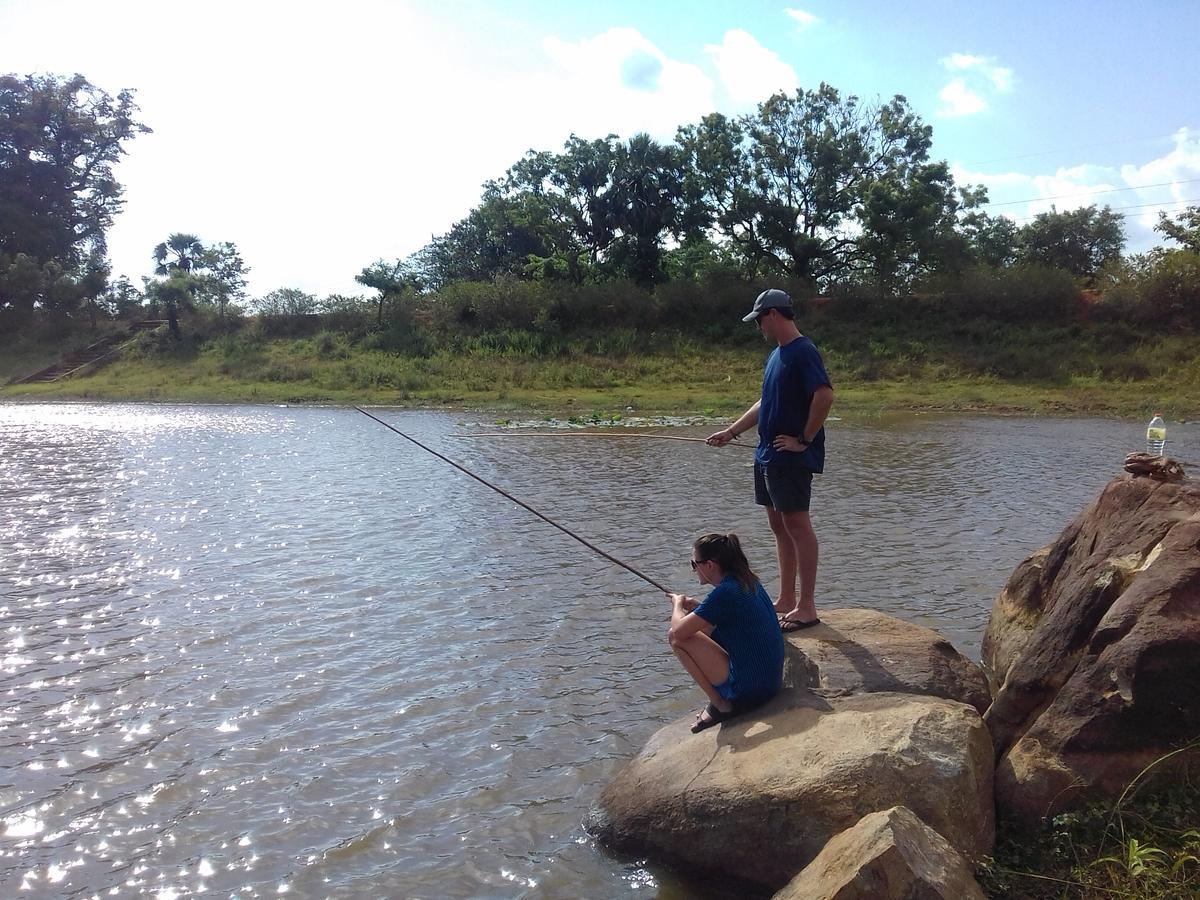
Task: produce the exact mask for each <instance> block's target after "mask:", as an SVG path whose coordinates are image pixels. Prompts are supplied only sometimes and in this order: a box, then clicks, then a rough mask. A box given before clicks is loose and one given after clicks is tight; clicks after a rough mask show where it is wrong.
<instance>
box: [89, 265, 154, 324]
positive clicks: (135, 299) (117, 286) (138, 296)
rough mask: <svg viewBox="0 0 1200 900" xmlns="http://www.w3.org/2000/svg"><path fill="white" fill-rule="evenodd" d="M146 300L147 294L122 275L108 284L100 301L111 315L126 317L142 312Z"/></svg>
mask: <svg viewBox="0 0 1200 900" xmlns="http://www.w3.org/2000/svg"><path fill="white" fill-rule="evenodd" d="M144 301H145V295H144V294H143V293H142V292H141V291H139V290H138V289H137V288H136V287H134V285H133V283H132V282H131V281H130V280H129V279H128V278H126V277H125V276H124V275H122V276H121V277H120V278H118V279H117V280H116V281H113V282H111V283H110V284H109V285H108V287H107V288H106V289H105V292H104V294H103V295H101V297H100V299H99V301H98V302H99V303H100V305H101V307H102V308H103V309H104V311H105V312H106V313H108V314H109V315H112V316H116V317H117V318H121V319H125V318H129V317H131V316H134V315H136V314H138V313H140V312H141V310H142V304H143V303H144Z"/></svg>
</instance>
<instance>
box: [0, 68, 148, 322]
mask: <svg viewBox="0 0 1200 900" xmlns="http://www.w3.org/2000/svg"><path fill="white" fill-rule="evenodd" d="M136 111H137V107H136V106H135V105H134V103H133V95H132V93H130V92H129V91H122V92H121V93H120V94H118V95H117V97H116V99H114V98H112V97H110V96H109V95H108V94H107V93H105V92H104V91H102V90H100V89H99V88H97V87H95V86H94V85H92V84H91V83H89V82H88V80H87V79H86V78H84V77H83V76H82V75H74V76H71V77H69V78H62V77H59V76H55V75H40V76H35V75H30V76H26V77H24V78H21V77H18V76H16V75H2V76H0V315H3V316H4V318H5V320H7V322H8V323H9V324H12V325H16V326H17V327H19V326H20V323H22V322H24V321H25V320H27V319H28V318H29V317H30V316H32V315H33V314H34V311H35V310H43V311H45V312H47V313H51V314H55V315H70V314H72V313H74V312H75V311H77V310H78V309H79V308H80V307H81V306H82V305H84V304H86V305H87V307H88V310H89V312H90V313H91V315H92V321H93V324H94V323H95V316H96V311H97V306H96V303H95V300H96V298H97V297H99V296H100V295H101V294H102V293H103V291H104V288H105V280H106V278H107V274H108V266H107V263H106V262H105V261H104V256H105V236H106V232H107V229H108V228H109V226H110V225H111V224H112V221H113V217H114V216H115V215H116V213H117V212H118V211H119V210H120V208H121V202H122V200H121V195H122V188H121V186H120V184H118V182H117V181H116V178H115V177H114V174H113V167H114V165H115V163H116V162H117V160H118V159H119V158H120V156H121V155H122V153H123V152H124V150H123V144H124V143H125V142H127V141H128V140H129V139H130V138H132V137H134V136H135V135H137V134H139V133H143V132H147V131H149V130H150V129H148V128H146V127H145V126H144V125H142V124H140V123H139V122H137V121H136V120H135V118H134V116H135V114H136Z"/></svg>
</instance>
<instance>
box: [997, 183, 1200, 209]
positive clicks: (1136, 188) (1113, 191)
mask: <svg viewBox="0 0 1200 900" xmlns="http://www.w3.org/2000/svg"><path fill="white" fill-rule="evenodd" d="M1197 181H1200V178H1184V179H1182V180H1180V181H1160V182H1158V183H1157V184H1139V185H1135V186H1133V187H1123V188H1105V189H1104V190H1102V191H1087V190H1081V191H1076V192H1075V193H1073V194H1057V195H1055V196H1053V197H1030V198H1029V199H1028V200H1005V201H1003V202H1001V203H985V204H983V205H984V206H1016V205H1017V204H1020V203H1037V202H1038V201H1041V200H1066V199H1069V198H1072V197H1094V196H1096V195H1097V194H1119V193H1121V192H1122V191H1141V190H1148V189H1150V188H1157V187H1173V186H1174V185H1177V184H1193V183H1194V182H1197Z"/></svg>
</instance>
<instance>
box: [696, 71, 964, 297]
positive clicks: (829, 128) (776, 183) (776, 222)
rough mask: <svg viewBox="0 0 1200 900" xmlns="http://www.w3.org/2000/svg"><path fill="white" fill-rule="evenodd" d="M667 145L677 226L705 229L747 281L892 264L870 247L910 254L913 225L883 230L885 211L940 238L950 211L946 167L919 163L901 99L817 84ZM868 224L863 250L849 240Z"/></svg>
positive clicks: (889, 220)
mask: <svg viewBox="0 0 1200 900" xmlns="http://www.w3.org/2000/svg"><path fill="white" fill-rule="evenodd" d="M678 140H679V143H680V146H681V148H682V151H683V153H684V158H685V160H686V164H687V173H686V175H685V176H684V184H685V196H686V197H687V201H688V204H689V211H688V213H687V214H686V215H685V216H684V218H683V224H684V226H685V228H686V229H688V230H689V231H692V232H695V231H696V230H705V229H711V230H712V231H713V232H715V233H716V234H717V235H718V236H719V237H720V238H721V239H723V240H724V241H726V242H727V243H728V244H730V245H731V246H732V247H733V248H735V249H736V251H737V252H738V254H739V255H740V256H741V257H742V259H743V260H744V267H745V269H746V273H747V274H748V275H750V276H752V277H753V276H755V275H759V274H766V273H776V274H783V275H788V276H790V277H791V278H794V279H796V280H798V281H802V282H807V283H809V284H813V285H819V284H821V283H823V282H825V281H828V280H831V279H836V278H838V277H841V276H845V275H847V274H849V273H851V272H853V271H855V270H856V269H860V268H862V267H863V266H864V265H868V266H871V267H874V268H877V269H878V268H880V267H881V266H882V268H883V269H887V270H889V271H899V270H900V269H901V268H903V266H904V263H903V261H901V260H891V259H885V258H884V257H883V256H881V254H887V253H898V252H901V251H902V250H903V251H904V252H906V253H908V252H916V250H917V248H916V246H915V243H917V241H916V231H917V227H918V225H919V224H920V223H919V222H918V223H905V224H903V228H904V229H905V231H906V234H903V235H902V234H900V233H899V232H895V233H893V231H894V224H895V223H894V221H893V220H894V217H896V216H899V215H905V214H918V218H919V219H920V220H921V221H923V222H925V223H926V224H928V225H929V226H930V227H934V226H935V225H936V227H937V229H939V230H940V233H941V236H942V237H945V236H946V235H947V233H948V232H947V230H946V229H947V227H948V224H949V222H951V221H952V220H953V217H954V214H955V213H956V212H957V210H958V209H959V207H960V206H961V200H960V198H959V197H958V195H957V194H956V193H955V190H954V182H953V179H952V178H951V177H950V174H949V169H948V167H946V166H945V165H944V164H941V163H937V164H929V163H928V156H929V148H930V144H931V141H932V130H931V129H930V128H929V126H927V125H925V124H923V123H922V121H921V119H920V118H919V117H918V116H917V115H916V114H915V113H913V112H912V111H911V109H909V107H908V102H907V100H905V98H904V97H901V96H896V97H893V98H892V100H890V101H889V102H887V103H884V104H881V105H878V106H870V105H865V104H863V103H862V102H861V101H860V100H859V98H857V97H855V96H848V97H845V98H843V97H842V95H841V94H840V93H839V92H838V91H837V90H836V89H835V88H833V87H830V86H829V85H827V84H822V85H821V86H820V87H819V88H817V89H816V90H813V91H804V90H798V91H796V93H795V94H794V95H789V94H784V93H779V94H775V95H773V96H771V97H770V98H768V99H767V100H766V101H765V102H763V103H761V104H760V105H759V107H758V110H757V112H755V113H754V114H752V115H746V116H742V117H740V118H738V119H737V120H734V121H731V120H729V119H727V118H726V117H724V116H721V115H716V114H714V115H710V116H706V117H705V118H704V119H703V120H702V121H701V122H700V124H699V125H695V126H687V127H685V128H681V129H680V130H679V132H678ZM885 226H886V227H885ZM872 228H875V229H877V231H878V233H877V234H876V237H877V240H876V244H875V246H874V247H871V248H867V247H866V246H865V244H864V243H863V242H862V241H861V240H860V237H861V236H862V235H863V232H864V231H870V229H872ZM886 278H888V279H890V278H891V276H890V275H888V276H886Z"/></svg>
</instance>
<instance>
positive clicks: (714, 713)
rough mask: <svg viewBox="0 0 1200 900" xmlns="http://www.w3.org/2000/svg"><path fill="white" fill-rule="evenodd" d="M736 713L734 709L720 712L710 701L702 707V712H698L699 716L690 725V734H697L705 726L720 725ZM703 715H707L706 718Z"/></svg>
mask: <svg viewBox="0 0 1200 900" xmlns="http://www.w3.org/2000/svg"><path fill="white" fill-rule="evenodd" d="M736 715H737V711H736V710H732V709H731V710H730V711H729V712H722V711H721V710H719V709H717V708H716V707H715V706H713V705H712V704H711V703H710V704H708V706H706V707H704V710H703V712H701V713H700V718H698V719H697V720H696V721H695V723H694V724H693V725H692V734H699V733H700V732H701V731H703V730H704V729H705V728H712V727H713V726H714V725H720V724H721V723H722V722H724V721H725V720H726V719H732V718H733V717H734V716H736ZM705 716H708V718H707V719H706V718H705Z"/></svg>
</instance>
